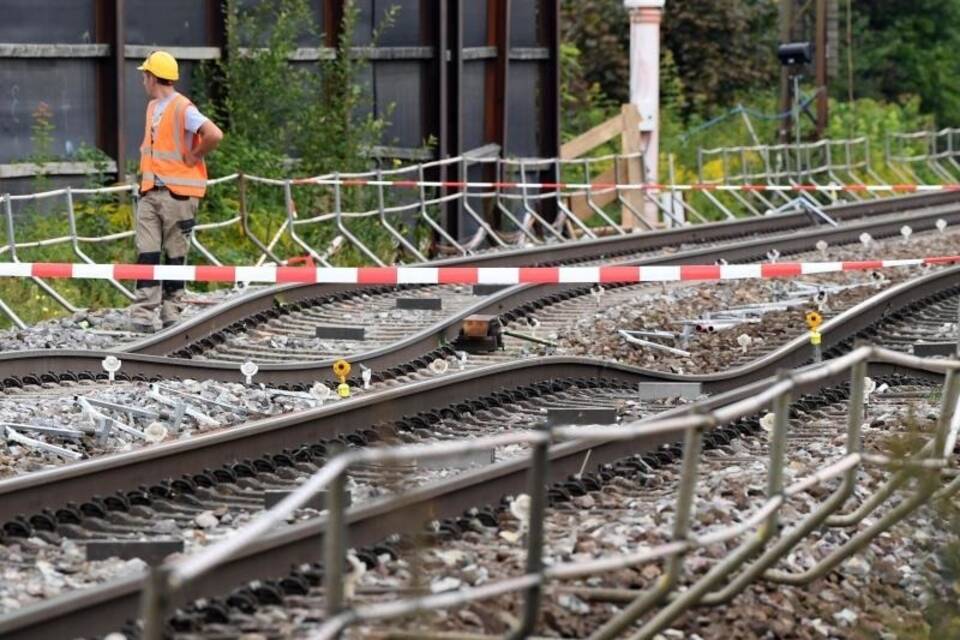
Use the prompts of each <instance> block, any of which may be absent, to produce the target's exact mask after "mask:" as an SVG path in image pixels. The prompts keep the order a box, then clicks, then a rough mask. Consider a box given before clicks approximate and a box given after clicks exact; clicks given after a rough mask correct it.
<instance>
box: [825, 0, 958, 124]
mask: <svg viewBox="0 0 960 640" xmlns="http://www.w3.org/2000/svg"><path fill="white" fill-rule="evenodd" d="M853 10H854V16H853V17H854V28H853V39H854V43H853V49H854V50H853V56H854V92H855V94H856V95H857V96H858V97H870V98H878V99H885V100H888V101H895V102H903V97H904V96H907V95H916V96H919V97H920V100H921V109H922V110H923V111H924V112H926V113H933V114H935V115H936V118H937V120H938V122H939V123H940V124H942V125H950V126H954V125H957V124H960V84H958V83H957V76H958V75H960V57H958V55H957V51H958V50H960V30H958V29H957V25H958V24H960V0H912V2H902V0H857V1H856V2H854V3H853ZM846 53H847V52H846V50H845V47H843V48H841V52H840V55H841V60H843V61H845V60H846ZM840 75H841V76H843V77H842V78H841V79H839V81H838V83H837V84H836V85H835V86H836V88H837V94H836V95H841V96H846V95H847V83H846V74H840Z"/></svg>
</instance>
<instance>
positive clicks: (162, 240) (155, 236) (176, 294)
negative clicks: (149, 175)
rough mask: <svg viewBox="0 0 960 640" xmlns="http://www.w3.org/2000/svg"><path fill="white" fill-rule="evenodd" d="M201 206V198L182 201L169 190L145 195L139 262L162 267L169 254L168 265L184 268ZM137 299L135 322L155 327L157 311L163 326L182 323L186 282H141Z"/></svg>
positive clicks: (139, 226)
mask: <svg viewBox="0 0 960 640" xmlns="http://www.w3.org/2000/svg"><path fill="white" fill-rule="evenodd" d="M199 204H200V200H199V198H182V197H180V196H176V195H175V194H173V193H171V192H170V191H168V190H166V189H151V190H150V191H148V192H147V193H145V194H144V195H143V197H142V198H140V204H139V206H138V207H137V225H136V243H137V253H138V254H139V255H138V256H137V262H138V263H139V264H160V258H161V256H162V255H163V254H166V263H167V264H184V262H185V259H186V255H187V249H188V247H189V243H190V230H191V229H192V228H193V225H194V221H195V219H196V215H197V207H198V206H199ZM136 295H137V297H136V300H135V301H134V303H133V305H132V306H131V307H130V317H131V319H132V320H133V322H135V323H137V324H142V325H149V326H151V327H155V326H156V325H155V318H156V310H157V307H159V308H160V322H161V324H162V325H163V326H169V325H170V324H173V323H174V322H177V320H179V319H180V312H181V310H182V307H183V304H182V299H183V282H173V281H167V282H163V283H161V282H158V281H156V280H138V281H137V294H136Z"/></svg>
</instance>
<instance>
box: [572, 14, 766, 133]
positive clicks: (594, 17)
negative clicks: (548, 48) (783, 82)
mask: <svg viewBox="0 0 960 640" xmlns="http://www.w3.org/2000/svg"><path fill="white" fill-rule="evenodd" d="M562 10H563V31H564V33H563V37H564V40H565V42H567V43H570V44H573V45H575V46H576V47H577V49H578V50H579V51H580V52H581V53H582V56H581V62H580V65H581V69H582V76H581V78H580V79H579V80H572V81H571V83H570V86H571V89H572V90H573V91H574V92H575V93H581V94H582V93H583V92H584V90H586V89H588V88H589V87H590V86H591V85H593V84H597V85H599V87H600V88H601V90H602V91H603V93H604V94H606V95H607V96H608V97H610V98H611V99H612V100H614V101H617V102H625V101H626V100H627V99H628V98H629V90H630V60H629V55H628V51H629V46H630V17H629V15H628V13H627V10H626V9H625V8H624V6H623V1H622V0H563V5H562ZM776 20H777V5H776V3H773V2H769V1H763V0H670V2H668V3H667V5H666V12H665V15H664V21H663V30H662V38H663V48H664V51H663V55H662V59H663V64H664V67H665V68H664V71H665V73H666V74H667V79H668V80H669V81H670V82H669V85H668V87H667V90H668V93H667V97H668V98H669V100H670V101H672V104H673V105H674V106H675V107H676V108H677V109H678V110H679V111H680V112H681V114H682V115H683V116H684V117H685V118H686V117H689V116H690V115H691V114H692V113H694V112H702V111H706V110H709V109H710V108H712V107H714V106H729V105H731V104H733V103H735V102H736V98H737V95H739V94H742V93H744V92H745V91H748V90H751V89H753V88H756V87H758V86H760V87H772V86H774V85H775V83H776V78H777V70H778V68H779V67H778V63H777V60H776V56H775V55H774V50H775V43H776V34H777V26H776Z"/></svg>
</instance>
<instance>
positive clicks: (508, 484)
mask: <svg viewBox="0 0 960 640" xmlns="http://www.w3.org/2000/svg"><path fill="white" fill-rule="evenodd" d="M958 273H960V270H958V269H956V268H954V269H947V270H944V271H941V272H935V273H932V274H929V275H926V276H923V277H921V278H918V279H915V280H912V281H910V282H907V283H904V284H902V285H897V286H895V287H891V288H889V289H887V290H886V291H884V292H882V293H880V294H878V295H877V296H875V297H873V298H871V299H870V300H868V301H866V302H863V303H861V304H859V305H857V306H856V307H854V308H852V309H850V310H848V311H847V312H844V313H842V314H840V315H838V316H837V317H835V318H833V319H832V320H830V321H829V322H828V323H827V325H826V326H825V327H824V339H825V344H824V349H825V350H826V351H827V352H828V353H830V352H831V351H834V350H836V351H841V350H843V349H845V348H848V345H849V344H850V342H851V341H852V340H853V339H854V338H855V337H856V336H858V335H863V334H864V332H865V331H870V330H877V331H882V330H886V328H885V327H886V325H884V324H883V322H882V321H883V319H884V317H885V316H890V318H891V319H892V321H893V322H897V321H900V320H901V319H902V316H903V315H904V314H905V313H910V311H909V308H910V307H911V305H913V306H915V307H916V306H922V305H924V304H927V305H931V304H932V305H934V306H936V305H938V304H940V303H943V302H944V301H945V300H946V299H948V298H949V297H950V296H954V295H956V292H957V288H958V281H957V275H958ZM899 310H905V311H899ZM938 312H939V311H938ZM898 314H899V315H900V316H901V317H897V316H898ZM878 323H879V325H878ZM878 326H879V328H877V327H878ZM914 337H916V336H914ZM811 356H812V351H811V347H810V345H809V344H808V343H807V341H806V340H805V339H803V338H800V339H797V340H794V341H792V342H791V343H789V344H787V345H785V346H784V347H782V348H781V349H779V350H777V351H776V352H775V353H773V354H768V355H766V356H764V357H763V358H761V359H760V360H758V361H757V362H754V363H752V364H751V365H749V366H745V367H741V368H739V369H736V370H734V371H730V372H726V373H724V374H719V375H713V376H676V375H670V374H664V373H657V372H644V371H640V370H636V369H631V368H628V367H619V366H615V365H610V364H601V363H595V362H589V361H585V360H577V359H569V358H548V359H544V360H540V361H528V362H515V363H510V364H502V365H497V366H493V367H488V368H484V369H478V370H472V371H464V372H462V373H457V374H453V375H451V376H447V377H445V378H438V379H436V380H433V381H429V382H421V383H415V384H410V385H407V386H405V387H400V388H394V389H390V390H387V391H384V392H381V393H378V394H373V395H370V396H367V397H364V398H358V399H356V400H353V401H350V402H345V403H341V404H338V405H335V406H332V407H326V408H322V409H318V410H312V411H307V412H304V413H301V414H296V415H292V416H280V417H277V418H271V419H266V420H263V421H260V422H256V423H252V424H250V425H245V426H243V427H239V428H237V429H234V430H232V431H228V432H223V433H217V434H211V435H209V436H203V437H200V438H196V439H194V440H192V441H187V442H177V443H170V444H166V445H161V446H158V447H154V448H151V449H149V450H147V451H145V452H138V453H131V454H125V455H121V456H112V457H110V458H105V459H102V460H95V461H91V462H89V463H82V464H78V465H73V466H71V467H66V468H63V469H58V470H54V471H50V472H43V473H40V474H33V475H31V476H29V477H24V478H17V479H13V480H10V481H5V482H2V483H0V497H2V499H0V509H2V510H3V512H2V516H3V518H4V519H5V520H7V521H8V522H10V523H13V524H11V526H12V527H14V528H15V527H16V526H17V525H16V522H17V520H16V515H15V514H22V515H23V516H24V518H23V519H21V520H19V522H20V524H21V526H22V524H23V523H24V522H26V524H28V525H29V524H30V518H31V516H37V515H38V514H42V513H43V511H44V509H50V508H51V507H52V506H53V505H50V504H49V496H50V495H57V496H58V498H59V499H60V500H62V501H63V502H64V503H66V502H70V501H72V502H76V503H77V504H81V506H82V504H84V503H90V504H94V505H96V501H94V500H93V496H95V495H98V493H100V492H102V487H104V486H110V487H117V488H119V487H129V488H131V489H134V490H136V489H137V488H139V487H140V486H143V487H146V490H145V491H144V490H141V491H143V492H144V494H145V495H146V496H147V497H148V498H149V497H150V496H151V494H157V495H158V497H159V498H162V499H164V500H170V499H171V497H177V496H179V498H181V499H185V500H187V501H188V502H189V500H190V499H191V498H189V497H187V496H189V494H188V493H186V492H185V491H184V486H183V485H182V482H183V480H182V478H184V477H186V478H190V477H191V476H192V475H196V474H198V473H206V472H205V471H204V470H210V469H213V470H214V471H215V472H214V473H213V474H212V477H213V478H214V479H216V478H217V475H218V473H219V476H220V478H221V479H222V480H224V481H226V482H228V483H231V482H236V480H235V478H236V476H237V473H238V471H239V472H240V473H247V471H248V470H250V469H252V470H254V471H255V470H256V469H257V467H258V464H257V462H256V461H257V460H258V459H263V456H264V454H265V453H266V452H271V455H273V456H277V455H287V456H289V455H290V454H289V453H288V452H284V449H287V450H289V451H296V450H297V449H298V448H299V447H303V446H305V445H306V444H307V443H312V442H317V441H318V440H323V439H325V438H326V439H331V440H332V439H335V438H337V437H338V436H346V437H341V441H343V440H347V441H348V442H349V441H350V437H353V438H354V444H355V446H357V445H362V444H363V443H364V439H363V436H362V435H360V434H362V433H363V432H364V430H366V429H369V428H370V427H372V426H373V425H377V424H379V423H383V422H384V421H386V420H389V419H395V418H396V416H397V415H400V416H407V418H405V419H407V420H413V422H412V424H417V420H420V421H423V422H424V423H425V425H426V426H429V425H431V424H435V423H436V420H435V416H434V417H432V418H431V417H430V416H429V412H427V413H426V414H425V413H424V409H425V407H432V408H434V413H435V412H436V411H437V410H438V408H439V410H441V411H442V408H443V407H447V409H448V410H451V411H454V413H456V412H457V411H459V412H461V413H462V414H464V415H466V414H467V413H471V412H475V411H482V410H484V409H485V408H486V407H484V405H483V400H480V398H484V397H487V398H492V397H495V396H494V395H493V394H496V393H497V391H500V392H504V391H508V390H511V389H519V388H523V387H529V385H531V384H534V385H536V384H540V383H542V384H546V385H547V386H548V388H549V385H550V383H551V381H555V380H565V379H566V380H574V379H577V380H581V381H582V380H584V379H587V380H589V379H596V380H600V379H602V380H603V381H604V384H606V385H614V384H617V385H630V386H632V385H634V384H636V383H637V382H640V381H660V382H663V381H688V382H689V381H697V382H700V383H701V384H702V385H703V390H704V391H707V392H710V393H718V392H722V391H724V390H729V389H732V390H733V391H730V392H729V393H727V394H726V395H725V396H723V397H721V398H713V399H711V400H710V401H709V402H720V401H729V399H730V398H732V397H746V396H744V395H743V394H750V393H752V392H753V390H754V389H755V388H762V385H763V384H764V383H763V382H760V383H753V386H751V384H750V383H751V381H756V380H762V379H763V378H765V377H766V376H768V375H770V374H771V373H772V372H773V370H774V369H777V368H782V367H792V366H798V365H801V364H803V363H805V362H806V361H808V360H809V359H810V358H811ZM895 373H903V372H898V371H895V370H890V369H889V368H886V369H884V368H882V367H881V368H878V369H877V370H875V371H874V372H873V374H872V375H875V376H879V375H892V374H895ZM907 373H909V374H910V375H912V376H919V377H923V376H924V372H923V371H910V372H907ZM934 377H935V376H934ZM596 384H597V383H596V382H590V383H586V387H591V386H596ZM745 385H746V386H745ZM465 398H470V399H477V400H476V402H480V404H479V405H476V404H473V405H472V404H471V401H470V400H464V399H465ZM450 407H453V409H451V408H450ZM685 410H687V409H685V408H679V409H674V410H672V411H685ZM668 414H669V411H668ZM412 417H416V420H414V419H413V418H412ZM501 419H502V418H501ZM727 435H729V436H730V437H733V436H735V435H736V429H734V432H733V433H728V434H727ZM369 441H370V440H369V438H367V442H369ZM665 444H666V445H670V444H671V443H670V442H669V441H668V440H663V439H660V440H658V439H656V438H651V439H649V440H647V441H644V442H643V443H642V444H641V445H639V446H638V448H637V449H635V450H632V451H627V450H625V449H624V446H623V444H622V443H617V444H610V445H607V446H598V447H594V448H593V449H592V453H591V458H590V465H591V466H593V465H596V464H603V463H612V462H615V461H617V460H623V459H624V458H625V457H626V456H628V455H630V454H632V453H648V454H649V453H650V451H652V450H653V451H656V449H657V448H658V447H660V446H662V445H665ZM674 452H675V450H674ZM315 453H321V452H320V451H317V452H315ZM664 455H666V453H664ZM245 460H246V462H243V461H245ZM238 461H239V462H238ZM554 463H555V464H554V473H555V474H556V475H555V477H554V480H556V481H561V482H562V481H564V480H566V479H567V476H569V474H574V473H577V472H578V471H579V470H580V468H581V467H582V466H583V464H584V449H583V447H580V448H579V450H578V449H577V447H565V448H564V447H559V448H558V449H557V450H556V451H555V453H554ZM238 464H239V465H240V466H239V467H237V465H238ZM276 464H277V461H276V460H273V461H272V462H270V463H269V464H265V463H264V462H261V463H260V464H259V466H260V467H261V468H263V472H269V471H268V469H267V467H268V466H270V465H272V466H273V467H274V468H275V467H276ZM524 468H525V465H524V463H523V462H522V461H510V460H505V461H502V462H498V463H496V464H494V465H493V466H491V467H489V468H485V469H481V470H479V471H475V472H467V473H466V474H462V475H458V476H456V477H455V478H453V479H451V480H449V481H447V482H445V483H444V485H443V486H442V487H441V486H436V485H433V486H430V487H425V488H423V489H421V490H418V491H417V492H414V494H413V496H412V497H409V496H408V497H406V498H404V499H401V500H399V501H390V500H389V499H383V500H380V501H375V502H374V503H372V504H370V505H365V506H360V507H358V508H357V509H356V510H355V511H354V512H352V515H351V521H352V523H353V524H352V525H351V539H352V540H358V541H359V542H357V544H374V543H376V542H377V541H379V540H380V539H382V538H383V533H384V531H402V530H403V529H404V516H403V513H404V510H405V509H407V508H410V507H411V505H412V504H414V503H415V504H419V505H426V504H428V503H429V504H430V505H431V507H430V508H432V509H435V511H434V513H436V515H437V517H438V519H439V518H443V517H447V518H453V519H456V518H457V517H458V516H459V515H460V514H461V513H462V512H463V508H464V505H475V506H476V505H487V504H496V503H497V502H498V501H499V500H500V498H501V497H502V496H503V495H506V494H509V493H515V492H516V491H517V488H518V487H521V486H522V483H521V478H522V477H523V474H524ZM218 469H221V470H219V471H217V470H218ZM178 478H180V479H181V484H179V485H174V484H171V483H173V482H177V479H178ZM411 500H412V501H413V502H410V501H411ZM112 504H113V505H114V507H116V508H117V509H120V510H122V504H121V505H117V504H116V502H114V503H112ZM93 508H94V510H95V509H101V510H103V509H104V505H99V506H95V507H93ZM89 510H90V509H89V508H88V511H89ZM107 510H109V507H108V508H107ZM82 513H83V511H82V510H81V515H82ZM11 516H12V517H13V518H14V520H10V518H11ZM48 518H49V516H48ZM367 518H369V520H368V519H367ZM55 520H56V513H55V512H54V521H55ZM41 522H42V519H41ZM31 526H32V525H31ZM54 528H56V527H54ZM322 530H323V519H322V518H320V519H314V520H308V521H306V522H303V523H300V524H297V525H294V526H293V527H291V528H290V529H289V530H287V531H284V532H282V533H280V534H277V536H275V537H272V538H271V539H270V540H264V541H263V543H262V544H261V545H259V547H258V548H257V549H255V550H253V551H252V552H251V554H250V555H247V556H245V557H244V558H240V559H237V560H236V562H235V563H232V564H231V565H230V566H229V567H227V569H226V570H225V571H224V572H221V573H219V574H218V579H217V580H218V581H219V582H220V584H221V586H220V588H222V586H223V585H224V584H239V583H240V582H243V581H245V580H248V579H252V578H255V577H264V576H268V575H272V574H270V573H267V569H268V565H269V568H270V569H274V570H275V568H276V567H277V566H290V565H295V564H299V563H300V562H302V561H305V560H306V559H308V558H309V557H315V556H311V555H310V553H311V551H310V550H309V544H308V542H307V541H308V540H314V539H315V537H316V536H317V535H321V534H322ZM354 536H356V537H354ZM376 536H379V538H378V537H376ZM267 549H269V550H270V551H269V553H267V552H266V550H267ZM314 551H316V549H314ZM268 557H269V558H270V559H269V560H267V558H268ZM231 581H232V582H231ZM217 589H218V588H217V587H216V586H215V584H214V582H212V581H202V580H201V581H200V582H198V583H197V585H196V589H195V590H193V591H189V592H187V593H185V594H184V597H185V598H188V599H189V597H192V596H198V595H203V594H204V593H205V590H206V593H207V594H209V593H215V592H217ZM138 590H139V583H138V580H137V579H136V578H131V579H127V580H119V581H116V582H114V583H111V584H110V585H108V586H107V587H102V588H96V589H92V590H89V591H86V592H79V593H76V594H70V595H68V596H64V597H63V598H60V599H57V600H55V601H51V602H49V603H44V604H42V605H38V606H37V607H36V608H34V609H27V610H24V611H23V612H21V613H18V614H14V615H12V616H8V617H6V618H5V619H2V620H0V632H3V633H4V637H7V635H8V634H11V635H10V637H54V636H42V635H37V636H30V635H23V634H29V633H37V634H40V633H41V631H42V633H47V632H48V631H49V630H55V629H61V630H62V629H64V628H74V629H76V628H84V629H86V628H91V629H97V630H107V629H109V628H117V626H119V625H120V624H122V619H123V618H122V616H128V617H129V616H130V615H132V612H133V611H135V604H134V601H135V600H136V594H137V593H138ZM54 608H56V609H57V610H58V611H59V612H60V613H59V614H53V613H51V611H52V610H53V609H54ZM94 610H95V611H96V612H97V613H96V615H94V614H93V611H94ZM107 620H110V622H109V623H108V622H107ZM58 625H70V627H67V626H58ZM74 625H81V626H74ZM87 625H93V626H90V627H88V626H87ZM108 625H113V626H112V627H111V626H108ZM17 634H20V635H17Z"/></svg>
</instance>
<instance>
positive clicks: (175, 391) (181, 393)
mask: <svg viewBox="0 0 960 640" xmlns="http://www.w3.org/2000/svg"><path fill="white" fill-rule="evenodd" d="M153 386H154V387H156V389H157V390H159V391H163V392H164V393H171V394H173V395H176V396H180V397H182V398H186V399H188V400H194V401H195V402H202V403H203V404H206V405H208V406H211V407H217V408H218V409H224V410H226V411H230V412H233V413H239V414H241V415H249V413H250V412H249V411H248V410H247V409H245V408H243V407H241V406H239V405H235V404H227V403H226V402H220V401H219V400H213V399H211V398H204V397H203V396H201V395H198V394H194V393H187V392H186V391H181V390H180V389H174V388H173V387H168V386H166V385H163V384H159V383H155V384H154V385H153Z"/></svg>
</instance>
